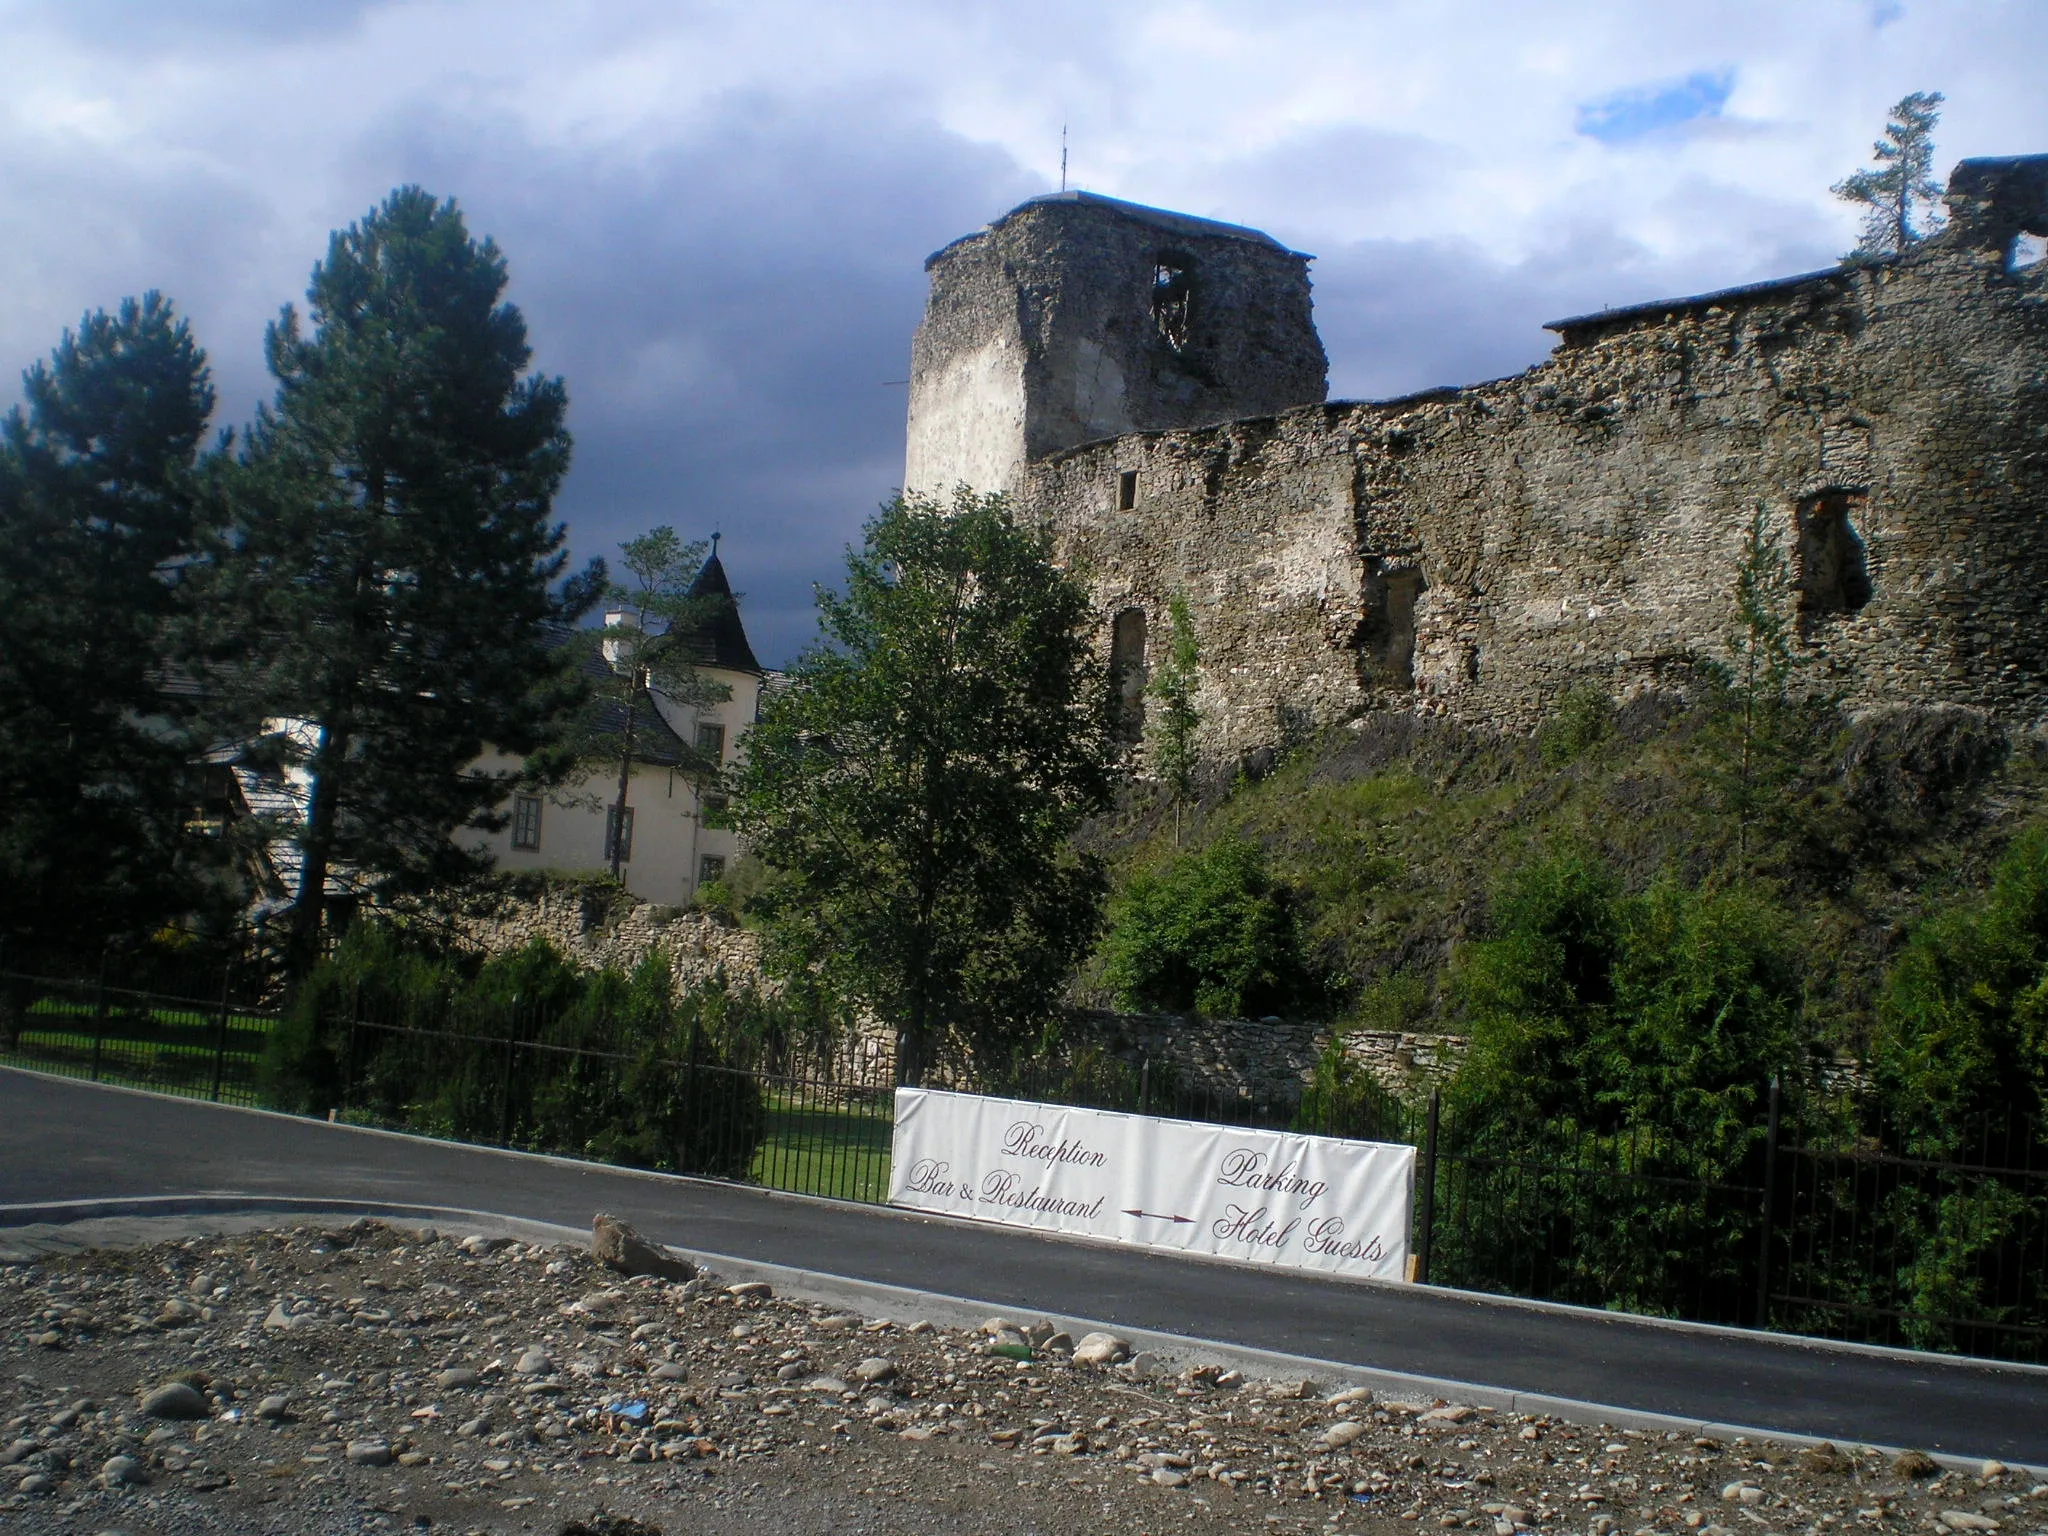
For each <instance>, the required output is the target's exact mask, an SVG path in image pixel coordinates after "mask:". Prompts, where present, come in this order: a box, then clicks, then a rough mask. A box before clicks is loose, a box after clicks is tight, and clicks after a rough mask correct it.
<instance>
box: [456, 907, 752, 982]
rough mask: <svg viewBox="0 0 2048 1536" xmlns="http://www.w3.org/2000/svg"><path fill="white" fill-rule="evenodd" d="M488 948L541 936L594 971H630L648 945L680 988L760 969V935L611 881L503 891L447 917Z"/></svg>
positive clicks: (496, 950) (748, 977)
mask: <svg viewBox="0 0 2048 1536" xmlns="http://www.w3.org/2000/svg"><path fill="white" fill-rule="evenodd" d="M452 926H453V927H454V928H455V930H456V931H457V932H458V933H459V934H461V935H462V937H463V938H465V939H466V940H468V941H469V942H470V943H472V944H474V945H476V946H477V947H478V948H479V949H482V950H484V951H485V952H487V953H490V954H503V953H508V952H510V951H512V950H516V949H523V948H524V947H525V946H526V945H527V944H529V943H531V942H532V941H533V940H535V939H546V940H548V941H549V942H550V943H552V944H553V945H554V946H555V947H556V948H557V949H559V950H561V951H562V952H563V953H564V954H566V955H567V956H569V958H570V959H572V960H574V961H575V962H576V963H577V964H578V965H581V966H585V967H588V968H589V969H591V970H602V969H604V968H606V967H611V968H613V969H616V970H621V971H630V970H632V969H633V967H635V966H636V965H638V964H639V963H640V962H641V961H642V960H644V959H646V958H647V956H648V954H649V953H651V952H652V951H653V950H656V949H662V950H665V951H667V953H668V957H669V964H670V966H671V967H672V968H673V970H674V973H675V982H676V986H677V988H678V989H679V990H681V989H687V988H690V987H694V986H697V985H700V984H701V983H703V982H706V981H709V980H710V979H711V978H712V977H713V976H714V975H717V974H718V973H719V972H721V971H722V972H724V974H725V976H726V978H727V979H728V980H730V981H733V982H736V983H741V984H749V983H754V982H758V981H759V979H760V975H761V966H760V950H761V945H760V939H759V937H758V936H757V935H755V934H751V933H748V932H747V931H746V930H745V929H742V928H740V927H737V926H736V925H734V923H733V922H732V921H731V920H730V919H729V918H726V917H724V916H723V915H721V914H719V913H715V912H704V911H697V910H683V909H680V908H676V907H665V906H659V905H656V904H655V903H653V902H647V901H642V900H640V899H639V898H638V897H636V896H633V895H631V894H630V893H627V892H624V891H618V890H615V889H613V888H611V887H608V886H602V885H595V884H591V885H584V884H571V883H565V884H560V885H549V886H546V887H544V888H543V889H541V890H540V891H539V892H538V894H534V895H523V896H522V895H512V894H509V893H508V894H506V895H504V896H502V897H499V898H496V899H494V900H491V901H489V902H488V903H485V904H481V905H480V906H479V907H478V908H477V909H475V910H472V911H469V912H465V913H463V914H461V915H460V916H458V917H456V918H454V919H453V920H452Z"/></svg>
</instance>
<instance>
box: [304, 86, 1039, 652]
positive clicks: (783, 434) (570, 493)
mask: <svg viewBox="0 0 2048 1536" xmlns="http://www.w3.org/2000/svg"><path fill="white" fill-rule="evenodd" d="M702 119H703V123H704V126H703V127H702V128H700V129H699V130H697V131H695V132H694V133H692V134H690V135H689V136H688V138H687V140H686V142H683V143H680V144H671V145H669V146H667V147H664V148H661V149H658V150H654V151H650V152H647V153H645V154H643V155H640V156H621V155H620V154H618V153H617V152H616V151H588V152H583V151H567V150H564V149H562V148H559V147H544V146H540V145H536V144H534V143H532V142H531V141H530V140H529V139H527V138H526V137H525V136H524V135H522V134H521V133H519V132H518V131H517V129H516V128H515V127H514V126H513V125H511V124H509V123H506V122H503V121H495V122H480V121H479V120H478V119H477V118H476V117H475V116H474V115H468V114H465V115H463V116H461V117H449V116H446V115H444V114H442V113H440V112H438V111H434V110H421V111H418V112H415V113H410V114H407V115H405V116H402V117H401V118H399V119H397V120H394V121H391V122H387V123H385V124H384V125H382V126H381V127H380V128H379V129H378V130H377V131H376V132H374V133H372V134H371V135H369V136H367V137H366V138H365V140H364V141H363V142H362V144H361V145H360V146H359V148H358V149H357V151H356V153H355V156H354V158H355V159H356V161H357V162H358V165H357V167H356V169H355V171H354V173H353V174H352V175H351V176H350V177H349V180H351V181H352V182H353V183H354V184H356V185H358V186H361V187H363V188H364V189H366V190H365V192H364V208H367V207H368V205H369V202H370V201H373V200H374V198H375V197H376V196H377V195H381V194H380V193H379V192H377V191H373V190H369V189H374V188H378V187H379V186H380V185H381V184H383V183H387V182H390V181H395V180H414V181H418V182H420V183H421V184H423V185H425V186H426V187H428V188H429V189H430V190H432V191H433V192H435V193H437V194H440V195H444V196H445V195H452V196H454V197H456V198H457V199H458V200H459V201H460V202H461V203H462V205H463V207H464V209H465V211H466V214H467V217H468V219H469V224H470V228H471V231H472V233H475V234H478V235H482V234H489V235H491V236H493V237H494V238H495V239H496V240H497V241H498V243H499V244H500V245H501V246H502V247H503V248H504V251H505V253H506V258H507V261H508V263H509V264H510V267H511V271H512V294H511V297H512V298H513V300H514V302H516V303H517V304H518V305H519V306H520V308H521V309H522V311H523V312H524V313H525V315H526V318H527V322H528V326H529V329H530V332H531V339H532V344H533V347H534V354H535V364H536V366H537V367H539V368H541V369H543V370H545V371H547V372H549V373H558V374H561V375H562V376H564V377H565V378H566V379H567V381H568V385H569V391H570V399H571V424H572V426H573V428H574V430H575V433H576V459H575V466H574V468H573V469H572V471H571V473H570V477H569V481H568V484H567V486H566V487H565V489H564V492H563V495H562V497H561V499H560V501H559V503H558V510H559V512H560V513H561V515H562V516H563V517H564V518H566V519H567V520H568V521H569V523H570V525H571V528H572V529H573V531H574V539H575V545H576V550H577V553H578V556H579V557H587V556H589V555H593V554H595V555H605V556H607V557H611V556H614V555H615V554H616V550H615V546H616V544H617V543H618V541H619V540H620V539H623V538H628V537H631V536H633V535H634V534H637V533H641V532H644V531H645V530H646V529H648V528H649V527H653V526H656V525H659V524H663V523H668V524H672V525H674V526H675V527H676V529H677V530H678V531H679V532H680V533H682V534H683V535H684V536H685V537H702V536H705V535H708V534H709V533H711V532H713V531H714V530H715V531H719V532H722V533H723V534H724V535H725V542H724V545H723V554H724V557H725V560H726V564H727V568H728V570H729V572H730V573H731V576H732V579H733V581H734V583H735V584H736V585H737V586H739V587H740V588H741V590H742V593H743V596H744V599H745V611H746V617H747V624H748V628H749V630H750V631H751V632H752V635H753V638H754V642H755V646H756V649H757V650H758V651H759V652H760V653H761V655H762V657H763V659H764V660H769V661H770V662H771V664H773V663H774V662H777V661H782V660H786V659H788V658H789V657H790V656H791V655H792V654H793V653H794V651H795V650H796V649H797V648H798V647H799V646H800V645H801V644H802V643H803V642H804V641H805V640H807V639H809V638H810V636H811V633H812V631H813V628H814V625H813V620H812V613H813V608H812V598H811V584H812V582H814V581H816V580H820V579H826V580H829V579H831V578H832V577H833V576H834V575H835V574H836V573H837V572H838V571H839V570H840V569H841V564H842V562H841V558H840V556H841V550H842V548H843V546H844V545H845V544H846V543H847V541H848V540H850V539H853V538H855V537H856V536H857V535H858V532H859V528H860V524H861V521H862V520H863V519H864V518H865V517H866V516H867V515H868V514H869V513H871V512H872V511H873V510H874V508H875V506H876V505H877V504H878V503H879V502H880V501H881V500H882V499H883V498H884V497H885V496H887V495H888V494H889V492H890V491H891V490H893V489H894V488H895V487H896V485H897V484H898V483H899V482H900V480H901V478H902V467H903V415H904V409H905V404H906V400H907V391H906V390H905V388H904V387H903V386H902V383H901V381H902V380H904V379H905V378H906V377H907V375H908V373H909V357H910V336H911V331H912V329H913V328H914V327H915V325H916V323H917V318H918V315H919V313H920V312H921V309H922V305H923V299H924V272H923V262H924V258H925V256H926V255H928V254H929V253H930V252H931V251H932V250H933V249H935V248H937V247H938V246H940V245H942V244H944V243H945V242H946V241H947V240H950V239H952V238H953V237H954V236H956V235H959V234H961V233H964V232H966V231H968V230H971V229H974V228H976V227H978V226H979V225H981V224H983V223H985V222H986V221H987V220H988V219H990V218H992V217H994V216H995V215H996V214H998V213H1000V212H1002V211H1003V210H1004V209H1006V208H1008V207H1009V206H1011V205H1012V204H1014V203H1016V202H1017V201H1019V200H1020V199H1021V198H1023V197H1025V196H1028V195H1029V194H1030V193H1032V192H1034V191H1037V190H1040V189H1039V188H1038V187H1037V186H1036V185H1035V184H1034V183H1033V182H1032V181H1031V180H1030V179H1029V178H1028V177H1026V176H1025V175H1024V174H1023V173H1022V172H1020V171H1019V170H1018V168H1017V167H1016V166H1015V165H1014V163H1013V162H1011V161H1010V160H1009V158H1008V157H1007V156H1005V155H1003V154H1002V153H1000V152H998V151H994V150H989V149H986V148H982V147H977V146H974V145H970V144H968V143H966V142H964V141H963V140H961V139H959V138H957V137H955V136H953V135H951V134H948V133H946V132H944V131H942V130H939V129H937V128H935V127H932V126H930V125H928V124H924V123H920V122H917V121H912V120H904V119H900V118H895V117H892V114H891V112H890V110H889V108H888V107H887V106H886V104H884V103H880V102H877V101H875V100H872V99H861V100H845V99H840V100H831V99H814V100H811V101H807V102H805V103H804V104H802V105H801V106H797V105H792V104H790V103H788V102H786V101H779V100H775V99H772V98H769V97H765V96H759V95H751V96H744V97H735V98H728V99H725V100H722V101H718V102H716V103H714V104H712V106H711V108H710V109H709V110H707V111H705V112H704V113H703V114H702ZM853 122H857V123H859V124H860V125H861V129H860V132H858V133H849V132H847V131H846V125H847V124H848V123H853ZM359 214H360V211H359V210H350V215H351V216H359ZM338 222H340V221H338Z"/></svg>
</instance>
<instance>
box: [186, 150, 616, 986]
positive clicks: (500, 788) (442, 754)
mask: <svg viewBox="0 0 2048 1536" xmlns="http://www.w3.org/2000/svg"><path fill="white" fill-rule="evenodd" d="M505 284H506V271H505V261H504V258H503V257H502V256H501V255H500V254H499V251H498V248H497V246H496V245H495V243H493V242H491V241H489V240H486V241H483V242H482V243H479V242H477V241H475V240H473V239H471V238H470V236H469V233H468V230H467V229H466V228H465V226H464V223H463V219H462V215H461V213H460V211H459V210H458V209H457V207H456V205H455V204H454V202H452V201H449V202H437V201H436V200H435V199H434V198H433V197H431V196H429V195H428V194H427V193H426V192H424V191H422V190H421V189H420V188H418V187H401V188H399V189H398V190H397V191H395V192H393V193H392V194H391V195H390V196H389V197H388V198H387V199H386V200H385V201H384V203H383V204H382V205H381V206H379V207H378V208H376V209H374V210H372V211H371V212H370V213H369V214H368V215H367V216H366V217H365V218H363V219H362V220H361V221H360V222H358V223H356V224H353V225H351V226H349V228H347V229H346V230H342V231H339V232H337V233H336V234H335V235H334V236H333V238H332V240H331V241H330V243H329V246H328V251H327V257H326V259H325V260H324V261H322V262H321V263H319V264H318V265H317V266H316V267H315V268H314V269H313V278H312V284H311V286H310V287H309V288H308V290H307V294H306V298H307V306H308V319H309V320H310V322H311V328H310V330H309V329H308V327H307V326H306V325H305V324H302V322H301V320H300V317H299V314H298V312H297V311H296V310H295V309H293V308H292V307H290V306H287V307H286V308H285V310H284V311H283V313H282V315H281V316H280V317H279V319H278V320H277V321H276V323H274V324H273V325H272V326H271V327H270V328H269V331H268V334H267V337H266V344H267V351H268V356H269V364H270V371H271V373H272V374H273V375H274V376H275V378H276V380H277V397H276V402H275V404H274V405H272V406H268V407H265V408H264V409H263V410H262V411H261V412H260V414H259V415H258V418H257V420H256V423H255V425H254V427H253V428H252V429H251V431H250V434H249V438H248V442H247V445H246V448H245V450H244V453H243V456H242V460H241V463H240V465H239V468H238V472H237V473H236V474H235V475H234V476H233V477H232V503H233V506H232V510H233V517H232V525H231V529H230V532H229V535H228V537H227V539H226V540H225V542H224V545H223V547H222V548H221V550H220V552H219V564H218V569H217V572H216V578H217V579H216V582H215V587H214V591H213V593H212V595H213V596H214V597H215V598H216V599H217V600H218V602H217V608H218V612H219V613H220V614H221V615H222V616H223V617H224V618H226V619H227V620H228V621H229V622H230V623H231V625H232V630H231V632H230V633H229V634H228V635H227V636H225V637H219V636H217V637H216V638H217V639H219V638H225V639H226V640H227V641H228V645H227V646H225V647H222V650H223V651H224V652H231V653H232V654H229V655H226V656H224V660H226V661H228V662H230V663H231V664H232V670H233V671H234V673H235V674H236V682H237V684H238V688H237V693H238V697H239V700H240V702H241V705H242V711H241V721H242V724H243V726H244V728H245V729H260V731H261V737H260V741H259V743H258V745H257V746H256V747H255V748H253V749H252V754H251V755H252V758H254V757H256V756H259V755H263V754H267V755H268V757H269V759H270V760H271V761H272V762H273V763H275V764H276V766H277V767H279V768H280V769H281V770H282V771H284V772H285V773H286V774H287V775H288V776H289V777H290V781H291V782H294V783H297V784H299V785H301V786H302V787H303V801H304V804H303V820H302V824H300V825H297V826H295V827H292V828H290V829H289V835H290V836H291V838H292V840H293V841H294V842H295V843H296V845H297V848H298V853H299V859H298V870H297V882H296V890H295V892H294V893H293V900H292V915H291V960H292V966H293V969H294V971H295V972H297V973H299V974H303V973H304V971H305V970H306V969H307V968H308V967H309V966H310V964H311V962H312V959H313V958H314V956H315V955H316V954H317V949H318V938H319V930H320V924H321V918H322V912H323V909H324V906H325V903H326V896H327V892H328V888H329V882H330V880H331V879H336V878H340V877H342V876H343V875H344V873H345V876H346V878H347V879H348V880H349V881H350V882H352V884H353V885H354V886H355V887H356V888H357V889H358V890H359V891H361V892H362V893H363V894H367V895H376V894H379V893H382V892H387V891H394V890H402V889H420V888H428V887H433V886H437V885H443V884H446V883H449V882H452V881H457V880H460V879H461V878H463V877H464V876H466V875H469V874H472V873H474V872H476V871H477V870H479V869H480V868H481V867H482V863H483V856H482V855H480V854H476V853H469V852H465V851H464V850H461V849H459V848H458V847H457V846H456V845H455V844H454V843H453V842H452V841H451V840H450V834H451V833H453V832H454V831H455V830H457V829H458V828H463V827H475V828H484V829H495V828H496V827H498V826H500V825H502V823H503V818H502V815H501V814H500V813H498V812H497V811H496V810H495V807H496V806H497V805H498V804H499V803H500V802H501V801H502V800H503V799H504V797H505V795H506V792H507V790H508V788H509V779H510V778H511V776H512V775H511V771H510V770H506V771H480V770H479V769H477V768H476V767H475V764H476V762H477V760H478V758H479V755H480V754H481V753H483V751H484V750H485V748H486V747H495V748H497V749H499V750H500V751H503V752H506V753H512V754H526V753H530V752H532V751H534V750H536V749H537V748H539V747H541V746H542V745H544V743H545V740H546V737H547V734H548V732H549V730H550V728H551V726H552V725H553V723H554V722H555V721H557V720H558V719H559V717H560V714H561V712H562V710H563V709H564V708H566V707H567V706H568V704H569V702H570V701H571V699H572V698H573V696H574V694H575V691H576V686H577V685H576V684H575V683H574V681H573V677H574V669H573V665H572V662H571V658H569V657H567V656H565V655H564V654H563V651H562V648H560V647H558V646H557V647H553V648H551V647H550V646H549V644H548V632H547V625H548V623H549V621H551V620H560V619H563V618H566V617H570V616H572V615H573V614H574V613H576V612H580V611H582V610H583V609H586V608H587V607H588V606H589V604H590V602H591V601H593V600H594V598H595V596H596V586H595V582H594V578H588V577H586V578H582V579H578V580H575V581H572V582H570V583H568V584H566V585H565V586H564V588H563V589H562V591H561V592H559V593H554V594H551V591H550V588H551V585H552V583H553V582H554V580H555V578H556V577H557V576H558V575H560V574H561V572H562V570H563V567H564V563H565V560H566V557H565V555H564V554H563V552H562V542H563V529H562V527H561V525H560V524H557V523H553V522H551V521H550V517H549V514H550V509H551V507H552V504H553V499H554V495H555V491H556V489H557V488H558V487H559V485H560V484H561V479H562V475H563V473H564V472H565V470H566V469H567V467H568V463H569V433H568V430H567V428H566V426H565V425H564V417H565V414H566V411H567V407H568V396H567V393H566V391H565V390H564V388H563V386H562V382H561V380H559V379H553V378H545V377H540V376H535V375H529V374H527V373H526V372H525V370H526V368H527V366H528V363H529V360H530V357H531V353H530V352H529V349H528V347H527V343H526V324H525V321H524V320H523V319H522V318H521V316H520V314H519V311H518V310H517V309H516V308H514V307H513V306H512V305H510V304H507V303H505V302H503V294H504V291H505Z"/></svg>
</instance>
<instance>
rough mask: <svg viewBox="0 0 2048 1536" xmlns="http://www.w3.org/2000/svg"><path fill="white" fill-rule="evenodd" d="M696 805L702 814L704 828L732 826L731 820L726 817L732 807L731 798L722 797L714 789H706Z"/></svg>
mask: <svg viewBox="0 0 2048 1536" xmlns="http://www.w3.org/2000/svg"><path fill="white" fill-rule="evenodd" d="M697 805H698V808H699V809H700V810H702V811H703V813H704V825H705V826H707V827H729V826H731V825H732V820H731V818H730V816H728V815H727V811H728V810H729V809H730V808H731V806H732V798H731V797H730V796H729V795H722V794H720V793H719V792H718V791H717V790H715V789H707V790H705V791H704V793H703V796H702V797H701V798H700V799H699V800H698V802H697Z"/></svg>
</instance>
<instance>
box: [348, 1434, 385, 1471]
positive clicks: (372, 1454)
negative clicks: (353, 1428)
mask: <svg viewBox="0 0 2048 1536" xmlns="http://www.w3.org/2000/svg"><path fill="white" fill-rule="evenodd" d="M394 1460H396V1458H395V1457H394V1456H393V1455H392V1452H391V1442H390V1441H389V1440H351V1441H349V1443H348V1461H349V1465H350V1466H352V1467H388V1466H390V1465H391V1463H392V1462H393V1461H394Z"/></svg>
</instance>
